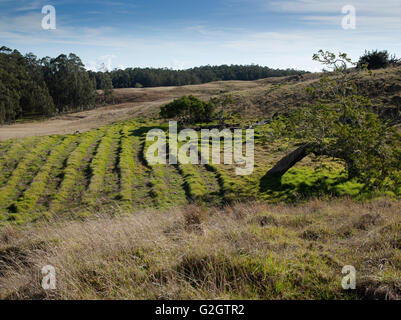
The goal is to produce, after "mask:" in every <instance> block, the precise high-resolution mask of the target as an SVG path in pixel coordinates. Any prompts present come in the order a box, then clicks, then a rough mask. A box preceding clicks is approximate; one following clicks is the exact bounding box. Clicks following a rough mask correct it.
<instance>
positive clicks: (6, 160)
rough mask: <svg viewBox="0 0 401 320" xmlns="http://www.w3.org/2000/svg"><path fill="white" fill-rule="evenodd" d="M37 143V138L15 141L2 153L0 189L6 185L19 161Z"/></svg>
mask: <svg viewBox="0 0 401 320" xmlns="http://www.w3.org/2000/svg"><path fill="white" fill-rule="evenodd" d="M37 141H38V139H37V138H28V139H24V140H20V141H15V142H14V143H13V144H12V145H11V146H10V147H9V148H8V150H7V152H5V153H4V156H2V157H0V172H1V176H0V187H2V186H3V185H4V184H5V183H6V181H7V179H8V177H9V176H10V175H11V173H12V171H13V169H14V168H15V166H16V165H17V163H18V162H19V160H20V159H21V158H22V157H23V156H24V154H25V153H27V152H28V151H29V150H30V149H31V148H33V147H34V146H35V145H36V142H37Z"/></svg>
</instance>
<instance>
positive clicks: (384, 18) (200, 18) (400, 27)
mask: <svg viewBox="0 0 401 320" xmlns="http://www.w3.org/2000/svg"><path fill="white" fill-rule="evenodd" d="M49 4H50V5H53V6H54V7H55V9H56V22H57V29H56V30H43V29H42V27H41V23H42V19H43V17H44V15H43V14H42V12H41V11H42V7H43V6H44V5H49ZM344 5H353V6H354V7H355V9H356V18H357V20H356V21H357V22H356V23H357V24H356V29H354V30H351V29H348V30H344V29H343V28H342V26H341V21H342V19H343V17H344V15H343V14H342V12H341V9H342V7H343V6H344ZM0 42H1V45H5V46H8V47H11V48H13V49H14V48H15V49H18V50H19V51H21V52H22V53H27V52H33V53H35V54H36V55H38V56H39V57H43V56H52V57H54V56H57V55H59V54H61V53H69V52H74V53H76V54H77V55H79V56H80V57H81V58H82V60H83V61H84V63H85V65H86V66H87V68H88V69H99V68H101V66H102V64H104V65H105V66H106V67H107V68H110V69H112V68H125V67H135V66H140V67H147V66H151V67H167V68H174V69H182V68H189V67H193V66H200V65H206V64H211V65H219V64H252V63H255V64H260V65H264V66H269V67H273V68H287V67H289V68H296V69H306V70H311V71H317V70H319V69H320V65H319V64H317V63H315V62H312V60H311V57H312V54H313V53H314V52H316V51H318V50H319V49H324V50H330V51H336V52H338V51H342V52H347V53H349V54H350V56H351V57H352V58H353V59H357V58H358V57H359V56H360V55H361V54H363V52H364V50H365V49H387V50H389V51H390V52H392V53H395V54H397V56H399V57H400V56H401V1H400V0H381V1H377V0H374V1H373V0H345V1H342V0H340V1H336V0H198V1H191V0H186V1H184V0H132V1H123V0H117V1H111V0H92V1H86V0H81V1H76V0H71V1H67V0H47V1H42V0H33V1H32V0H31V1H28V0H27V1H25V0H0Z"/></svg>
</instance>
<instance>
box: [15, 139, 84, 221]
mask: <svg viewBox="0 0 401 320" xmlns="http://www.w3.org/2000/svg"><path fill="white" fill-rule="evenodd" d="M76 139H77V137H76V136H74V135H70V136H67V137H65V139H64V140H63V141H62V143H60V144H59V145H57V146H56V147H55V148H54V149H53V151H52V152H51V153H50V156H49V158H48V159H47V162H46V163H45V164H44V166H43V167H42V168H41V170H40V171H39V173H38V174H37V175H36V176H35V178H34V179H33V181H32V183H31V185H30V186H29V188H28V189H27V190H26V191H25V193H24V195H23V196H22V197H21V198H20V199H19V200H18V201H17V202H16V203H15V207H16V212H17V213H20V214H26V213H29V212H31V211H32V210H33V209H34V207H35V205H36V203H37V201H38V200H39V198H40V196H41V195H42V193H43V191H44V190H45V188H46V184H47V182H48V180H49V177H50V176H51V174H52V170H53V169H54V168H55V167H56V166H57V165H58V164H59V162H60V161H62V160H63V157H64V156H65V150H66V148H67V147H68V146H69V145H70V144H71V143H73V142H74V140H76Z"/></svg>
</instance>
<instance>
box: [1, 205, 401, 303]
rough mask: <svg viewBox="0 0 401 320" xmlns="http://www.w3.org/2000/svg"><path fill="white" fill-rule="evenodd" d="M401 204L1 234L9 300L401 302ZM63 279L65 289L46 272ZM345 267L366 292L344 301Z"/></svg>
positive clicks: (102, 222)
mask: <svg viewBox="0 0 401 320" xmlns="http://www.w3.org/2000/svg"><path fill="white" fill-rule="evenodd" d="M400 213H401V202H400V201H393V200H388V199H382V200H375V201H370V202H364V203H356V202H353V201H351V200H349V199H345V200H335V201H331V202H327V201H324V200H319V199H316V200H312V201H310V202H308V203H304V204H300V205H297V206H294V205H285V204H277V205H268V204H264V203H258V202H250V203H238V204H235V205H233V206H227V207H225V208H221V209H218V208H210V209H207V208H204V207H197V206H195V205H191V206H187V207H182V208H176V209H173V210H169V211H163V212H161V211H155V210H144V211H140V212H135V213H133V214H130V215H125V216H122V215H112V214H110V215H103V216H99V217H97V218H96V219H85V220H82V221H57V222H52V223H43V224H40V225H31V226H29V227H26V228H24V229H17V228H15V227H12V226H7V227H5V228H4V229H3V230H1V233H0V298H2V299H200V298H207V299H217V298H221V299H238V298H254V299H371V298H372V299H398V298H400V297H401V271H400V270H401V254H400V249H401V215H400ZM45 265H52V266H54V267H55V269H56V280H57V282H56V286H57V289H56V290H44V289H43V288H42V287H41V279H42V275H41V268H42V267H43V266H45ZM344 265H353V266H354V267H355V268H356V270H357V290H356V291H344V290H343V289H342V287H341V279H342V277H343V275H342V274H341V270H342V267H343V266H344Z"/></svg>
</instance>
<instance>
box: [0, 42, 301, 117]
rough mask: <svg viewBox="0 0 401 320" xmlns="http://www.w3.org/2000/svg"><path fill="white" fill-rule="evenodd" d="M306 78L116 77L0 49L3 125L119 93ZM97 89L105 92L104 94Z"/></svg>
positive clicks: (270, 73)
mask: <svg viewBox="0 0 401 320" xmlns="http://www.w3.org/2000/svg"><path fill="white" fill-rule="evenodd" d="M301 73H304V72H303V71H297V70H293V69H287V70H279V69H271V68H267V67H261V66H257V65H249V66H240V65H231V66H227V65H223V66H205V67H198V68H192V69H187V70H171V69H155V68H144V69H142V68H128V69H125V70H114V71H111V72H92V71H87V70H86V69H85V66H84V64H83V63H82V61H81V59H80V58H79V57H78V56H77V55H75V54H73V53H70V54H69V55H68V56H67V55H65V54H61V55H59V56H58V57H57V58H50V57H45V58H42V59H38V58H37V57H36V56H35V55H34V54H32V53H29V54H26V55H25V56H23V55H22V54H21V53H20V52H18V51H17V50H11V49H9V48H7V47H1V48H0V124H4V123H10V122H14V121H16V120H18V119H20V118H26V117H28V116H33V115H35V116H38V115H53V114H56V113H63V112H76V111H82V110H87V109H91V108H94V107H95V106H96V104H99V103H108V102H110V101H113V99H112V93H113V87H114V88H131V87H157V86H181V85H188V84H200V83H206V82H210V81H217V80H256V79H261V78H267V77H278V76H288V75H295V74H301ZM96 89H102V90H103V94H102V95H99V94H98V93H97V92H96Z"/></svg>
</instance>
